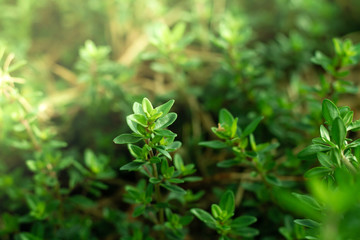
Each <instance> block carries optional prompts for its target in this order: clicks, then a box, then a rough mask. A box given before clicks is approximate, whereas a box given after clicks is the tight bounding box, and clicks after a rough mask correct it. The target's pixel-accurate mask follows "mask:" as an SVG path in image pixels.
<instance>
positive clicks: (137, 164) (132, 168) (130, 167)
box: [120, 160, 146, 171]
mask: <svg viewBox="0 0 360 240" xmlns="http://www.w3.org/2000/svg"><path fill="white" fill-rule="evenodd" d="M145 163H146V162H144V161H139V160H134V161H132V162H130V163H127V164H125V165H124V166H122V167H121V168H120V170H122V171H125V170H127V171H136V170H138V169H139V167H141V166H142V165H144V164H145Z"/></svg>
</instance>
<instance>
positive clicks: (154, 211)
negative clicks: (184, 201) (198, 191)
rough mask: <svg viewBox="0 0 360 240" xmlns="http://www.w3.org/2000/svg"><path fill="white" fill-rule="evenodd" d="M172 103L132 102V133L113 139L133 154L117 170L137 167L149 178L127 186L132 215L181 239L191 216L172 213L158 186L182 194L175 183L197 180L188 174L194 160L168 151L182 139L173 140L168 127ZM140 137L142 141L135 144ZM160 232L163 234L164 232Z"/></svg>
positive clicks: (145, 99) (129, 169)
mask: <svg viewBox="0 0 360 240" xmlns="http://www.w3.org/2000/svg"><path fill="white" fill-rule="evenodd" d="M173 104H174V100H170V101H168V102H166V103H164V104H162V105H160V106H158V107H156V108H154V107H153V106H152V104H151V102H150V101H149V100H148V99H147V98H144V99H143V100H142V103H141V104H140V103H138V102H135V103H134V105H133V111H134V114H131V115H129V116H127V118H126V121H127V124H128V126H129V127H130V129H131V130H132V131H133V133H131V134H127V133H126V134H121V135H119V136H118V137H116V138H115V139H114V143H116V144H128V149H129V151H130V153H131V155H132V156H133V157H134V158H135V160H133V161H132V162H130V163H128V164H125V165H124V166H122V167H121V168H120V170H127V171H140V172H141V173H142V174H144V175H145V176H146V177H147V178H148V183H146V182H145V181H140V182H139V184H138V185H137V186H136V187H135V186H127V187H126V190H127V195H126V199H127V200H128V202H130V203H133V204H137V206H136V208H135V209H134V212H133V214H132V215H133V216H134V217H138V216H140V215H144V216H145V217H146V218H148V219H149V220H151V221H152V222H153V224H156V225H157V229H158V230H162V231H163V232H165V233H166V236H168V238H171V239H174V238H175V239H182V238H183V236H184V234H185V232H184V229H183V226H185V225H187V224H189V223H190V222H191V220H192V218H191V217H190V216H182V217H180V216H179V215H178V214H174V213H172V211H171V205H170V204H169V202H168V193H167V194H166V195H164V193H163V192H162V191H161V189H160V188H163V190H166V191H168V192H171V193H174V194H177V195H180V196H181V195H185V194H186V191H185V190H184V189H183V188H181V187H180V186H178V184H181V183H184V182H189V181H190V182H192V181H197V180H199V178H198V177H191V176H188V175H191V174H193V173H194V172H195V171H196V170H195V169H194V165H193V164H189V165H184V162H183V160H182V159H181V157H180V155H175V156H174V157H173V156H172V155H171V154H170V153H171V152H174V151H176V150H177V149H178V148H179V147H180V146H181V142H179V141H174V140H175V137H176V134H175V133H173V132H172V131H170V130H168V129H167V127H169V126H170V125H171V124H172V123H173V122H174V121H175V120H176V118H177V114H176V113H172V112H169V111H170V109H171V107H172V105H173ZM139 141H142V142H143V143H144V145H143V146H138V145H135V144H134V143H137V142H139ZM165 213H166V214H165ZM165 216H166V220H165ZM159 236H160V237H161V238H164V236H165V235H164V234H160V235H159Z"/></svg>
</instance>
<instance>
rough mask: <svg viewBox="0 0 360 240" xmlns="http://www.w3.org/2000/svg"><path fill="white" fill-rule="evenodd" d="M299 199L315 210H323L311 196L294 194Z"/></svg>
mask: <svg viewBox="0 0 360 240" xmlns="http://www.w3.org/2000/svg"><path fill="white" fill-rule="evenodd" d="M292 194H293V195H294V196H295V197H296V198H297V199H299V200H300V201H301V202H303V203H305V204H307V205H309V206H310V207H312V208H313V209H315V210H319V211H320V210H322V207H321V206H320V204H319V203H318V202H317V201H316V200H315V199H314V198H313V197H311V196H308V195H304V194H298V193H292Z"/></svg>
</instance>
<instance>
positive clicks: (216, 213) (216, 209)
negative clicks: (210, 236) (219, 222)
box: [211, 204, 222, 219]
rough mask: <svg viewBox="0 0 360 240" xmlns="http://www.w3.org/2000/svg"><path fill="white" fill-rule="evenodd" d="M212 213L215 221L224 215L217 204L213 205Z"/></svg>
mask: <svg viewBox="0 0 360 240" xmlns="http://www.w3.org/2000/svg"><path fill="white" fill-rule="evenodd" d="M211 213H212V215H213V216H214V218H215V219H220V218H221V215H222V210H221V208H220V207H219V205H217V204H212V205H211Z"/></svg>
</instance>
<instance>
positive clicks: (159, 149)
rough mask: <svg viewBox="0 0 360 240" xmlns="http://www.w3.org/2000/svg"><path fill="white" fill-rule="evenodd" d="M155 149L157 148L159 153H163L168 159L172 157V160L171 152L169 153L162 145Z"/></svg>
mask: <svg viewBox="0 0 360 240" xmlns="http://www.w3.org/2000/svg"><path fill="white" fill-rule="evenodd" d="M155 149H156V150H157V151H158V152H159V153H161V154H162V155H164V156H165V157H167V158H168V159H170V160H171V159H172V158H171V155H170V153H168V151H166V150H165V149H163V148H162V146H158V147H155Z"/></svg>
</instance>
